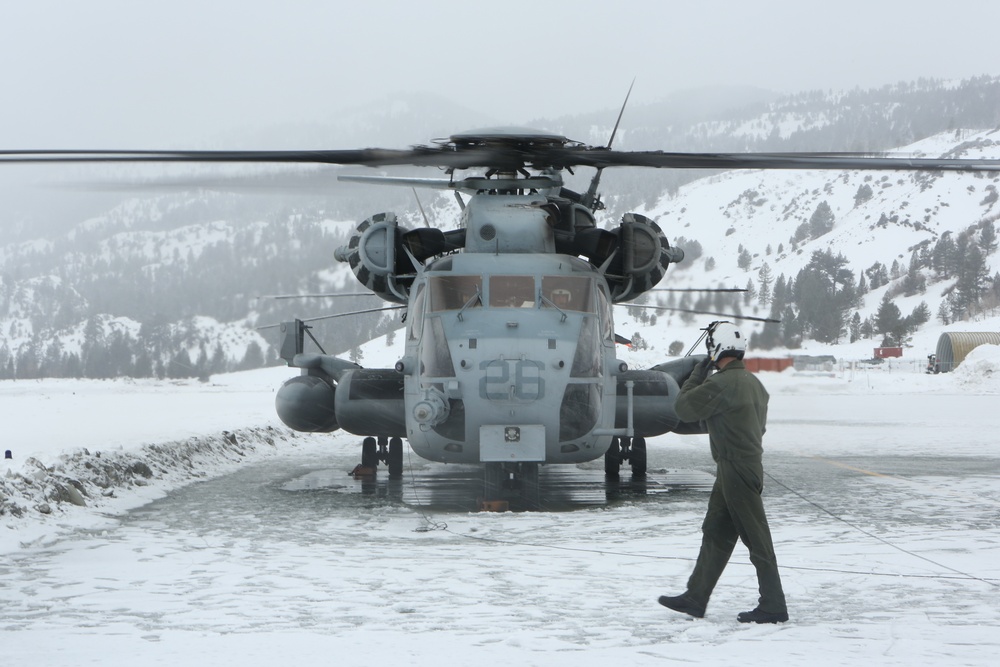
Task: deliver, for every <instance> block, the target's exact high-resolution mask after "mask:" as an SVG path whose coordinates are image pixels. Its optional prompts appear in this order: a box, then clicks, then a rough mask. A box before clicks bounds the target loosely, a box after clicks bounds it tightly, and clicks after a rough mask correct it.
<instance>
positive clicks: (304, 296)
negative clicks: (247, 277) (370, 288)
mask: <svg viewBox="0 0 1000 667" xmlns="http://www.w3.org/2000/svg"><path fill="white" fill-rule="evenodd" d="M362 296H378V295H377V294H375V293H374V292H346V293H345V292H339V293H336V294H261V295H260V296H258V297H257V298H258V299H344V298H347V297H355V298H357V297H362Z"/></svg>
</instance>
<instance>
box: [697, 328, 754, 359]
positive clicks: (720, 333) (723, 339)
mask: <svg viewBox="0 0 1000 667" xmlns="http://www.w3.org/2000/svg"><path fill="white" fill-rule="evenodd" d="M705 345H706V346H707V347H708V357H709V358H710V359H711V360H712V362H713V363H718V361H719V359H722V358H724V357H736V358H737V359H742V358H743V355H744V353H746V350H747V339H746V338H744V337H743V334H742V333H741V332H740V330H739V329H737V328H736V325H735V324H733V323H732V322H712V324H710V325H709V327H708V335H707V336H706V337H705Z"/></svg>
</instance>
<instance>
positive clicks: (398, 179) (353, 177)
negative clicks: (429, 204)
mask: <svg viewBox="0 0 1000 667" xmlns="http://www.w3.org/2000/svg"><path fill="white" fill-rule="evenodd" d="M337 180H338V181H346V182H350V183H372V184H374V185H405V186H408V187H411V188H429V189H432V190H451V189H453V188H454V187H455V183H454V181H451V180H448V179H447V178H410V177H406V176H365V175H363V174H343V175H341V176H337Z"/></svg>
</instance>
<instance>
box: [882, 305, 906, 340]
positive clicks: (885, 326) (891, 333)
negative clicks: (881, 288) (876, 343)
mask: <svg viewBox="0 0 1000 667" xmlns="http://www.w3.org/2000/svg"><path fill="white" fill-rule="evenodd" d="M905 329H906V326H905V323H904V321H903V317H902V314H901V313H900V312H899V307H898V306H897V305H896V304H895V303H893V302H892V301H891V300H890V299H889V295H888V294H886V295H885V296H883V297H882V303H881V304H879V307H878V312H877V313H876V314H875V333H879V334H882V336H883V339H882V345H883V346H884V347H896V346H899V345H901V344H902V343H903V338H904V337H905Z"/></svg>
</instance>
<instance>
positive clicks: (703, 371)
mask: <svg viewBox="0 0 1000 667" xmlns="http://www.w3.org/2000/svg"><path fill="white" fill-rule="evenodd" d="M711 367H712V360H711V359H709V358H708V357H705V358H704V359H702V360H701V361H699V362H698V363H697V365H695V367H694V368H693V369H692V370H691V377H692V378H694V379H695V380H697V382H698V383H699V384H700V383H702V382H704V381H705V378H707V377H708V371H709V369H710V368H711Z"/></svg>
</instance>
